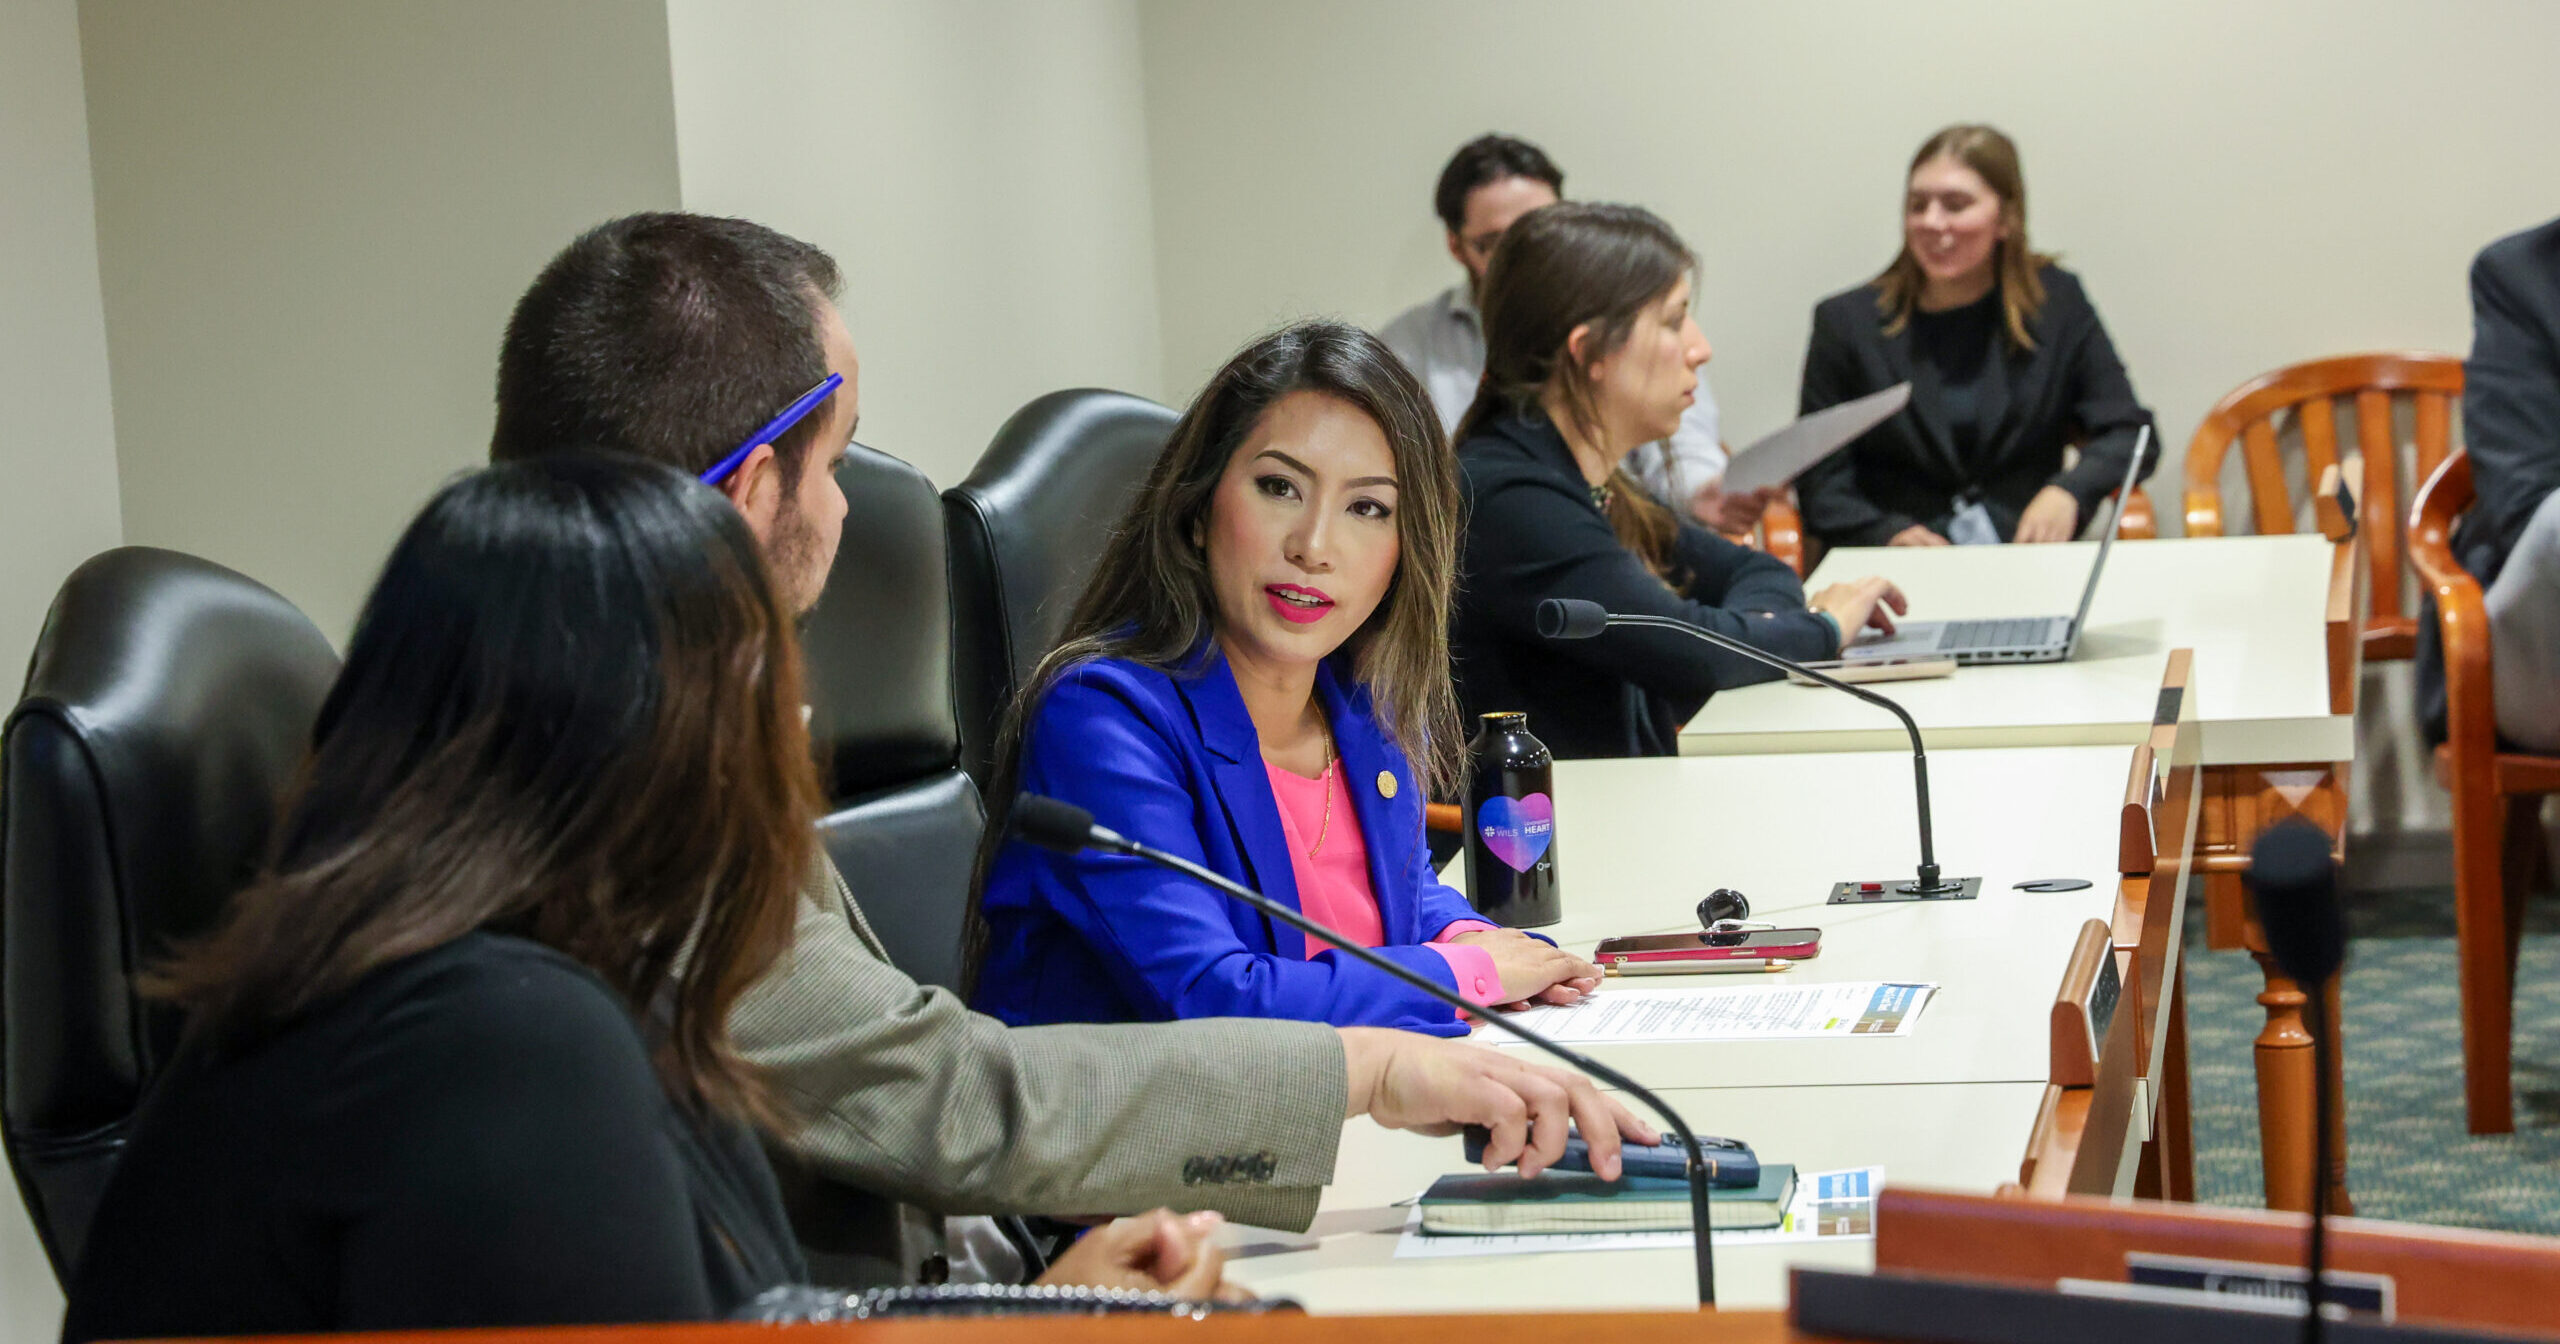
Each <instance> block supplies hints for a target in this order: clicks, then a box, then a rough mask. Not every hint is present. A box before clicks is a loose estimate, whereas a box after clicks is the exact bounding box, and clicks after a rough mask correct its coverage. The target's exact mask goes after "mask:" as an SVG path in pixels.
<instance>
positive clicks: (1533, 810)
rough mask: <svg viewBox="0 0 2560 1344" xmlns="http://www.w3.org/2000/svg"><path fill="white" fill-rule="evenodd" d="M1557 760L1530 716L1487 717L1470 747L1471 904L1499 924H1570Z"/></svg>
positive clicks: (1521, 926)
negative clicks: (1559, 848)
mask: <svg viewBox="0 0 2560 1344" xmlns="http://www.w3.org/2000/svg"><path fill="white" fill-rule="evenodd" d="M1555 778H1556V758H1555V756H1554V755H1553V753H1550V752H1549V751H1548V750H1547V744H1546V743H1544V742H1541V741H1539V740H1538V739H1536V738H1534V737H1531V736H1530V735H1529V716H1528V715H1526V714H1487V715H1485V716H1484V727H1483V729H1482V730H1481V731H1479V732H1478V733H1477V734H1476V740H1475V741H1473V742H1470V743H1468V744H1467V900H1468V901H1469V902H1471V903H1473V904H1474V906H1475V908H1476V910H1477V912H1478V913H1479V914H1482V915H1483V916H1484V917H1485V918H1486V919H1489V920H1492V921H1493V922H1494V923H1496V924H1505V925H1509V926H1510V927H1512V928H1515V929H1536V928H1543V927H1545V926H1547V925H1549V924H1553V923H1555V922H1556V921H1557V920H1560V919H1562V918H1564V893H1563V890H1562V888H1561V885H1560V884H1561V879H1560V878H1559V877H1558V876H1557V874H1556V800H1555Z"/></svg>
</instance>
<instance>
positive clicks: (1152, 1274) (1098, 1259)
mask: <svg viewBox="0 0 2560 1344" xmlns="http://www.w3.org/2000/svg"><path fill="white" fill-rule="evenodd" d="M1226 1221H1227V1220H1226V1219H1225V1218H1224V1217H1221V1216H1220V1215H1218V1214H1216V1213H1213V1212H1209V1211H1207V1210H1202V1211H1201V1212H1199V1213H1192V1214H1177V1213H1175V1212H1174V1211H1173V1210H1171V1209H1157V1210H1156V1211H1154V1212H1153V1213H1141V1214H1138V1215H1136V1216H1134V1217H1129V1218H1115V1219H1113V1220H1112V1221H1110V1222H1108V1223H1105V1224H1103V1225H1102V1226H1100V1227H1097V1228H1095V1229H1094V1230H1092V1231H1090V1232H1087V1233H1085V1234H1084V1235H1083V1236H1081V1237H1078V1238H1076V1243H1075V1245H1073V1246H1070V1247H1068V1248H1067V1250H1066V1253H1065V1254H1064V1255H1061V1256H1059V1257H1058V1258H1057V1259H1056V1260H1055V1261H1054V1262H1052V1263H1051V1264H1050V1266H1049V1268H1048V1271H1047V1272H1046V1273H1043V1274H1042V1275H1041V1276H1040V1277H1039V1278H1038V1279H1037V1280H1036V1282H1038V1283H1040V1284H1043V1285H1045V1286H1048V1287H1052V1288H1064V1287H1079V1286H1081V1287H1090V1288H1118V1289H1124V1290H1127V1291H1131V1292H1144V1293H1170V1294H1172V1295H1173V1296H1175V1297H1179V1298H1183V1299H1186V1300H1189V1301H1194V1302H1206V1301H1213V1300H1214V1301H1219V1302H1246V1301H1251V1300H1252V1297H1253V1295H1252V1294H1251V1293H1248V1292H1246V1291H1244V1290H1243V1289H1241V1288H1238V1287H1236V1286H1235V1285H1234V1284H1231V1283H1228V1282H1227V1281H1226V1267H1227V1253H1226V1252H1225V1251H1223V1250H1221V1249H1219V1247H1218V1246H1217V1244H1216V1242H1215V1241H1214V1240H1213V1238H1215V1237H1216V1236H1217V1232H1218V1229H1219V1228H1220V1227H1222V1226H1224V1225H1225V1224H1226Z"/></svg>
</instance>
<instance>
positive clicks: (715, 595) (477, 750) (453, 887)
mask: <svg viewBox="0 0 2560 1344" xmlns="http://www.w3.org/2000/svg"><path fill="white" fill-rule="evenodd" d="M800 705H801V693H800V655H799V648H798V645H797V644H796V642H795V641H794V638H793V635H792V628H791V618H790V615H789V613H788V612H787V611H785V610H784V609H783V606H782V604H781V602H780V601H779V600H778V599H777V597H776V596H775V593H774V589H773V585H772V583H771V581H770V580H769V578H768V577H767V575H766V573H765V569H764V564H763V561H762V558H761V557H760V555H759V553H758V550H757V546H756V542H755V538H754V536H753V535H752V534H751V533H750V532H749V531H748V530H747V527H746V524H745V522H744V520H743V519H741V518H740V517H739V515H738V513H737V511H736V510H735V509H733V508H731V507H730V506H729V504H728V502H727V501H726V500H724V499H722V498H721V497H720V496H719V495H718V494H716V493H715V492H713V491H710V490H707V489H704V488H703V487H702V486H701V485H700V484H698V483H697V482H695V481H693V480H691V479H689V478H687V477H686V476H685V475H683V474H682V473H681V472H678V471H676V470H674V469H673V468H669V467H665V466H659V465H656V464H653V463H649V462H645V461H642V460H640V459H638V458H636V457H629V456H624V455H613V456H610V457H608V456H603V455H596V454H583V453H565V454H558V455H551V456H545V457H539V458H533V459H528V460H525V461H521V462H511V463H507V464H504V465H500V466H495V467H490V468H488V469H486V470H484V471H480V472H477V473H475V474H473V475H470V476H466V477H464V478H463V479H461V480H459V481H457V482H455V483H454V484H452V485H449V486H447V487H445V489H444V490H442V491H441V492H439V493H438V494H437V495H436V497H435V498H434V500H432V501H431V502H430V503H429V504H428V505H427V507H426V509H425V511H424V512H422V513H420V514H419V516H418V518H417V520H416V521H415V522H413V523H411V524H410V526H409V529H408V531H407V532H406V533H405V534H404V535H403V536H402V537H401V538H400V542H399V544H398V545H397V546H396V547H394V548H393V550H392V553H391V558H390V560H389V561H388V562H387V563H386V564H385V565H384V567H383V571H382V577H381V579H380V580H379V581H378V582H377V583H376V584H375V586H374V590H373V593H372V596H371V597H370V598H368V599H367V601H366V603H365V608H364V612H363V615H362V616H361V617H360V618H359V620H358V623H357V626H356V633H355V638H354V640H353V641H352V643H351V645H350V647H349V650H348V654H347V664H346V668H345V670H344V672H342V673H341V674H340V676H339V678H338V681H337V684H336V685H335V686H334V687H333V688H332V689H331V690H330V693H329V698H328V700H327V702H326V703H325V704H324V705H323V706H322V709H321V711H320V719H319V723H318V726H317V728H316V729H315V730H314V733H313V748H312V754H311V756H310V757H309V759H308V760H307V761H306V762H305V764H304V767H303V773H302V781H301V783H300V786H299V787H298V789H297V792H296V795H295V797H294V800H293V802H292V803H291V805H290V806H289V808H288V810H287V812H286V815H285V818H284V821H283V824H282V825H281V826H279V827H278V829H277V835H276V840H275V842H274V848H273V851H272V855H271V858H270V860H269V862H268V864H267V867H266V868H265V870H264V872H263V874H262V875H261V876H260V878H259V879H258V880H257V881H256V882H255V883H254V884H253V885H252V886H251V887H250V888H249V889H248V890H247V891H245V892H243V893H242V894H241V895H240V897H239V898H238V899H237V900H236V901H235V902H234V905H233V908H232V910H231V912H230V915H229V918H228V919H227V920H226V922H225V923H224V924H223V925H222V926H221V927H220V928H219V929H217V930H216V931H215V932H214V933H212V934H210V935H209V936H207V937H206V938H205V939H204V940H202V941H201V942H198V943H196V944H194V945H192V946H190V947H187V948H184V949H182V950H181V951H180V952H179V953H178V955H177V956H176V957H175V958H174V959H173V960H171V961H169V962H168V963H166V964H165V965H163V966H162V967H161V968H160V969H159V970H158V971H157V972H156V973H155V974H153V975H152V976H150V977H149V979H148V988H149V989H150V990H151V992H153V993H155V994H157V995H159V996H161V997H164V998H167V999H170V1000H173V1001H175V1002H177V1003H179V1004H181V1005H183V1006H184V1007H185V1008H187V1009H188V1010H189V1012H190V1021H189V1030H190V1031H191V1032H199V1033H205V1034H208V1035H209V1036H210V1037H211V1038H212V1039H213V1041H214V1043H216V1044H217V1045H218V1046H220V1047H223V1048H236V1047H240V1046H244V1045H247V1044H250V1043H253V1042H255V1041H256V1040H258V1039H260V1038H262V1037H264V1036H266V1035H269V1034H272V1033H273V1032H274V1031H275V1030H277V1029H279V1028H281V1027H283V1026H284V1025H286V1024H287V1023H289V1022H290V1021H291V1020H292V1019H293V1018H294V1017H296V1016H297V1015H298V1014H300V1013H302V1012H304V1011H305V1010H307V1009H309V1008H310V1007H311V1006H313V1005H314V1004H317V1003H320V1002H322V1001H324V1000H327V999H329V998H331V997H332V996H335V995H338V994H341V993H343V992H345V991H346V990H348V989H349V988H351V987H352V986H353V985H355V983H356V982H357V981H359V980H361V979H363V978H364V977H365V976H366V975H367V974H369V973H371V972H372V971H374V970H376V969H378V968H380V967H382V966H384V965H387V964H389V963H391V962H394V961H398V960H400V959H402V958H404V957H409V956H413V955H416V954H418V953H421V952H425V951H428V950H430V949H433V948H436V947H440V946H442V945H444V944H446V943H450V942H452V941H453V940H454V939H457V938H460V937H462V936H464V935H465V934H468V933H471V932H474V931H476V930H482V929H486V930H491V931H495V932H502V933H510V934H515V935H519V936H522V937H525V938H529V939H532V940H534V941H536V942H540V943H543V944H546V945H548V946H550V947H551V948H553V949H555V950H557V951H559V952H561V953H563V954H564V955H566V956H568V957H570V958H572V959H573V960H576V961H577V962H579V963H581V964H583V965H585V966H586V967H587V968H588V969H590V970H592V971H594V972H595V973H596V974H597V975H599V976H601V977H602V978H603V979H604V980H605V981H606V982H607V983H608V984H610V985H612V986H613V988H614V989H615V990H617V991H618V992H619V993H620V994H621V995H622V997H623V999H624V1000H625V1001H626V1003H627V1004H628V1005H630V1006H631V1007H632V1009H633V1010H634V1011H635V1012H642V1013H645V1012H648V1011H650V1010H651V1009H652V1007H653V1006H658V1007H664V1008H668V1009H671V1010H672V1017H671V1022H670V1026H669V1030H668V1031H667V1032H666V1035H665V1038H664V1040H663V1043H662V1044H661V1045H660V1046H659V1049H658V1065H659V1069H660V1072H661V1075H662V1076H663V1077H664V1079H665V1080H666V1082H667V1085H668V1088H669V1091H670V1092H671V1093H673V1094H675V1095H677V1096H679V1097H681V1098H684V1099H685V1100H687V1101H688V1102H693V1103H698V1104H702V1105H706V1106H708V1107H710V1108H712V1109H714V1110H717V1111H720V1112H722V1113H724V1114H729V1115H733V1116H738V1117H741V1118H744V1119H748V1120H751V1121H754V1122H757V1123H761V1124H764V1125H766V1126H768V1127H778V1126H780V1125H782V1124H784V1123H785V1116H784V1115H783V1111H782V1108H781V1106H780V1105H779V1103H778V1102H777V1101H776V1099H775V1097H774V1095H773V1093H772V1092H771V1090H770V1089H769V1088H768V1087H767V1085H766V1083H765V1081H764V1079H763V1077H762V1075H761V1074H760V1073H759V1072H758V1071H757V1070H755V1069H754V1067H753V1066H751V1065H749V1064H748V1063H747V1062H746V1061H744V1060H743V1059H741V1058H740V1057H739V1056H738V1054H737V1052H736V1051H735V1050H734V1049H733V1048H732V1047H731V1045H730V1042H729V1035H728V1019H729V1009H730V1007H731V1006H732V1005H733V1004H735V1003H736V1001H737V999H738V997H739V995H740V994H742V993H744V992H745V991H746V989H747V987H748V986H749V985H751V984H752V983H753V982H754V981H755V979H756V978H757V977H758V976H759V975H761V974H763V973H764V971H765V970H766V969H768V968H769V967H770V966H771V965H772V964H773V962H774V960H775V959H776V958H777V957H779V956H780V955H781V954H782V953H783V952H784V951H785V950H787V949H788V948H789V946H790V940H791V930H792V923H793V919H794V915H795V913H796V906H797V900H798V889H799V886H800V883H801V880H802V879H803V877H805V875H806V874H807V872H808V865H809V864H810V862H811V861H812V856H813V853H814V842H813V840H812V833H811V829H810V828H811V825H812V822H813V819H814V818H815V816H816V814H817V810H818V802H819V794H818V786H817V774H816V769H815V766H814V763H813V761H812V759H811V755H810V750H809V744H808V734H807V730H806V729H805V728H804V727H803V726H802V723H801V711H800ZM662 996H663V998H662Z"/></svg>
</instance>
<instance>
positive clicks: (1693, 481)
mask: <svg viewBox="0 0 2560 1344" xmlns="http://www.w3.org/2000/svg"><path fill="white" fill-rule="evenodd" d="M1378 339H1380V340H1382V341H1385V342H1386V343H1387V348H1388V349H1390V350H1393V351H1395V352H1396V357H1397V358H1398V359H1401V360H1403V361H1404V362H1405V367H1407V368H1409V369H1411V370H1413V374H1414V376H1415V377H1416V378H1419V379H1421V380H1422V387H1423V390H1424V391H1426V392H1429V393H1430V394H1431V406H1432V409H1434V410H1436V411H1438V412H1439V413H1440V428H1441V429H1442V430H1444V431H1447V432H1449V433H1455V432H1457V428H1458V417H1460V416H1462V415H1465V414H1466V413H1467V407H1468V406H1469V405H1471V404H1472V403H1473V402H1474V401H1475V399H1476V384H1478V383H1480V382H1482V381H1483V380H1484V323H1483V321H1482V319H1480V318H1478V317H1477V316H1476V303H1475V297H1474V296H1473V295H1471V294H1469V293H1468V292H1467V286H1466V284H1465V282H1463V281H1461V282H1459V283H1458V284H1455V285H1452V286H1450V287H1449V288H1448V289H1447V290H1446V291H1444V292H1442V293H1440V294H1438V295H1435V296H1433V297H1432V298H1429V299H1426V300H1424V301H1423V302H1421V303H1418V304H1415V305H1414V306H1413V307H1411V308H1408V309H1406V310H1404V312H1402V313H1400V314H1398V315H1397V316H1396V319H1395V320H1394V321H1392V322H1389V323H1388V324H1387V325H1386V327H1385V328H1384V329H1383V330H1381V331H1380V332H1379V333H1378ZM1725 460H1726V459H1725V451H1724V445H1723V444H1722V443H1721V442H1719V441H1718V440H1717V438H1716V399H1715V395H1714V394H1713V393H1711V392H1709V391H1708V390H1707V376H1706V371H1705V370H1704V369H1701V370H1699V371H1698V399H1697V400H1696V401H1694V402H1691V403H1690V405H1689V409H1688V411H1687V412H1686V413H1684V414H1683V415H1682V416H1681V417H1680V428H1679V429H1678V430H1677V431H1676V432H1674V433H1673V434H1672V436H1671V437H1670V438H1668V439H1665V440H1662V441H1660V442H1658V443H1648V444H1646V445H1645V446H1643V447H1641V448H1638V449H1636V450H1635V451H1634V452H1633V453H1630V454H1628V456H1627V463H1626V465H1627V472H1628V474H1630V475H1632V476H1634V477H1635V478H1636V480H1637V482H1638V483H1639V484H1641V485H1643V486H1644V488H1645V490H1646V492H1647V493H1649V494H1651V495H1652V496H1653V497H1654V498H1656V499H1658V500H1661V501H1662V502H1663V503H1664V504H1667V505H1669V506H1670V507H1671V509H1672V510H1673V511H1674V512H1675V513H1677V514H1679V515H1680V516H1681V517H1683V518H1686V517H1688V516H1689V511H1688V507H1687V506H1688V500H1689V497H1690V496H1691V495H1694V494H1696V493H1697V492H1698V489H1699V488H1700V487H1701V486H1704V485H1706V484H1708V483H1709V482H1711V481H1715V480H1717V479H1719V478H1721V477H1722V476H1723V475H1724V465H1725Z"/></svg>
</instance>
